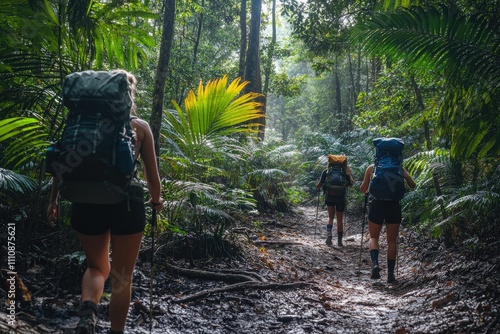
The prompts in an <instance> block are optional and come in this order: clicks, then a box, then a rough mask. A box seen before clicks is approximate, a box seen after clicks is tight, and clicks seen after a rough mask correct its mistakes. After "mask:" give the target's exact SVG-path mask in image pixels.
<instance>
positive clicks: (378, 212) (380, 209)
mask: <svg viewBox="0 0 500 334" xmlns="http://www.w3.org/2000/svg"><path fill="white" fill-rule="evenodd" d="M368 219H369V220H370V221H371V222H373V223H375V224H379V225H382V224H383V223H386V224H401V219H402V215H401V205H400V204H399V201H380V200H377V199H374V200H373V201H372V202H371V203H370V212H369V213H368Z"/></svg>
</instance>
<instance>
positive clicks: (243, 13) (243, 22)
mask: <svg viewBox="0 0 500 334" xmlns="http://www.w3.org/2000/svg"><path fill="white" fill-rule="evenodd" d="M240 30H241V41H240V63H239V67H238V76H239V77H240V78H242V79H244V78H245V63H246V61H245V57H246V52H247V0H241V8H240Z"/></svg>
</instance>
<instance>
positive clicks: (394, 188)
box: [369, 138, 405, 201]
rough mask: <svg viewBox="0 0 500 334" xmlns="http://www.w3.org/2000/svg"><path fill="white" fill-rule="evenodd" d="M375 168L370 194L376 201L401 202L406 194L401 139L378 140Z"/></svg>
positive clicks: (375, 141)
mask: <svg viewBox="0 0 500 334" xmlns="http://www.w3.org/2000/svg"><path fill="white" fill-rule="evenodd" d="M373 145H375V166H374V169H373V177H372V179H371V181H370V187H369V192H370V194H371V195H372V196H373V197H375V198H376V199H379V200H383V201H399V200H400V199H402V198H403V196H404V193H405V184H404V176H403V166H402V163H403V149H404V142H403V140H401V139H399V138H376V139H374V140H373Z"/></svg>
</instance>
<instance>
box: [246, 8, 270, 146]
mask: <svg viewBox="0 0 500 334" xmlns="http://www.w3.org/2000/svg"><path fill="white" fill-rule="evenodd" d="M261 9H262V0H252V8H251V15H252V16H251V18H250V38H249V39H248V51H247V57H246V66H245V80H246V81H249V84H248V85H247V86H246V87H245V88H246V89H245V92H246V93H248V92H255V93H260V94H262V79H261V70H260V16H261ZM257 101H258V102H260V103H262V113H263V115H265V114H266V108H265V106H266V98H265V96H263V95H262V96H261V97H260V98H258V99H257ZM258 122H259V123H260V126H259V139H261V140H263V139H264V135H265V127H266V118H265V117H261V118H259V120H258Z"/></svg>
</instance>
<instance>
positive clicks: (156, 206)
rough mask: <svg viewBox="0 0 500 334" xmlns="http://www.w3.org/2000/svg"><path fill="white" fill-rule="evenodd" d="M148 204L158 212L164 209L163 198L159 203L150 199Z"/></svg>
mask: <svg viewBox="0 0 500 334" xmlns="http://www.w3.org/2000/svg"><path fill="white" fill-rule="evenodd" d="M148 204H149V206H150V207H151V208H153V209H155V210H156V211H160V210H161V209H162V208H163V200H162V199H161V198H160V200H159V201H158V202H155V201H153V199H152V198H150V199H149V201H148Z"/></svg>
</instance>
